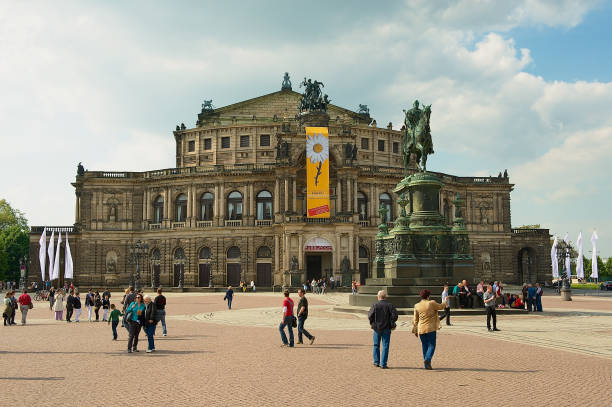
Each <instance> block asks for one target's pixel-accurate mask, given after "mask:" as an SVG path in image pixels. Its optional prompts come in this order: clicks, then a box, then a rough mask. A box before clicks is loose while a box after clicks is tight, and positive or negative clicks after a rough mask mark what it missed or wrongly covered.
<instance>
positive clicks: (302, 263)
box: [298, 233, 306, 270]
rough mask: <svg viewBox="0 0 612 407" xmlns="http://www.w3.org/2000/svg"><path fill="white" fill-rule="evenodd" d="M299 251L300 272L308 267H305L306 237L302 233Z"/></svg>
mask: <svg viewBox="0 0 612 407" xmlns="http://www.w3.org/2000/svg"><path fill="white" fill-rule="evenodd" d="M298 239H299V245H300V247H299V250H300V253H299V254H298V264H299V269H300V270H304V269H305V268H306V267H305V265H304V235H303V234H302V233H300V234H299V237H298Z"/></svg>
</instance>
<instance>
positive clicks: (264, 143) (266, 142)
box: [259, 134, 270, 147]
mask: <svg viewBox="0 0 612 407" xmlns="http://www.w3.org/2000/svg"><path fill="white" fill-rule="evenodd" d="M259 145H260V146H261V147H269V146H270V135H269V134H262V135H261V136H259Z"/></svg>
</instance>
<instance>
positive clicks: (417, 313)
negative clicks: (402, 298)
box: [412, 290, 448, 370]
mask: <svg viewBox="0 0 612 407" xmlns="http://www.w3.org/2000/svg"><path fill="white" fill-rule="evenodd" d="M420 295H421V301H420V302H419V303H418V304H416V305H415V306H414V320H413V323H412V333H414V336H417V337H419V338H421V345H422V347H423V360H424V364H425V369H429V370H431V359H433V355H434V352H435V351H436V331H437V330H438V329H440V319H439V318H438V311H439V310H443V309H444V308H445V307H446V301H447V300H444V301H442V304H438V303H437V302H435V301H434V300H430V299H429V296H430V295H431V292H430V291H429V290H421V294H420ZM447 298H448V297H447Z"/></svg>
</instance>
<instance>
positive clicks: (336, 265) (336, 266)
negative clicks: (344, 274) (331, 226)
mask: <svg viewBox="0 0 612 407" xmlns="http://www.w3.org/2000/svg"><path fill="white" fill-rule="evenodd" d="M335 249H336V250H334V254H333V256H334V258H333V261H332V271H331V273H332V274H334V273H335V272H336V271H337V270H339V269H340V260H342V259H341V255H340V253H341V251H340V235H339V234H338V233H336V247H335Z"/></svg>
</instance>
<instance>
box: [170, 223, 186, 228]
mask: <svg viewBox="0 0 612 407" xmlns="http://www.w3.org/2000/svg"><path fill="white" fill-rule="evenodd" d="M184 227H185V222H172V229H181V228H184Z"/></svg>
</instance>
